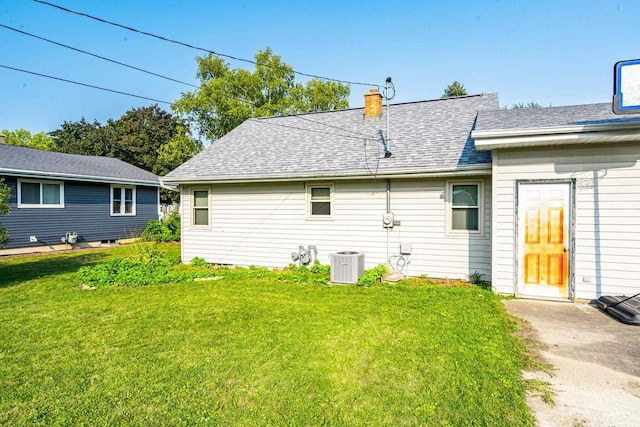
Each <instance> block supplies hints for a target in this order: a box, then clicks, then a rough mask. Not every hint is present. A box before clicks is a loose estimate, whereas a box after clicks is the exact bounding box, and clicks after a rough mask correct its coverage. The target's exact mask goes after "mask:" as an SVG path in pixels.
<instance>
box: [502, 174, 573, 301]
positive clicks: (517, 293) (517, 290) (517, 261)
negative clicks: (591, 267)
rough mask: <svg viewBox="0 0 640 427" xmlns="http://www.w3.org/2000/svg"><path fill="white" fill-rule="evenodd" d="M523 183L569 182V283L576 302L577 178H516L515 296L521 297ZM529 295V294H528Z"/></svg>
mask: <svg viewBox="0 0 640 427" xmlns="http://www.w3.org/2000/svg"><path fill="white" fill-rule="evenodd" d="M522 184H525V185H526V184H569V242H568V244H569V277H568V280H569V283H568V287H569V289H568V293H569V298H568V300H569V301H571V302H574V301H575V299H576V292H575V288H576V284H575V273H574V272H575V268H574V264H575V230H576V223H575V220H576V180H575V179H574V178H571V179H517V180H515V196H514V201H515V203H514V205H515V206H514V209H515V210H514V218H515V221H514V227H515V230H514V242H513V244H514V249H515V250H514V254H515V256H514V260H513V261H514V273H513V274H514V282H513V287H514V296H515V297H520V287H519V279H520V277H519V274H520V218H519V215H518V213H519V210H520V200H519V198H520V186H521V185H522ZM527 297H529V296H527ZM541 299H550V300H557V299H558V298H552V297H549V298H541ZM560 300H561V301H567V300H566V299H564V298H560Z"/></svg>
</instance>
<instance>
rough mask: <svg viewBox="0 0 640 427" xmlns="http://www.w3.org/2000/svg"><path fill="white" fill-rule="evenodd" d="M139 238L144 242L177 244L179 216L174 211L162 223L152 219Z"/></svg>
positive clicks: (178, 239) (178, 238)
mask: <svg viewBox="0 0 640 427" xmlns="http://www.w3.org/2000/svg"><path fill="white" fill-rule="evenodd" d="M141 237H142V240H144V241H146V242H179V241H180V214H179V213H178V211H177V210H175V211H173V212H171V213H170V214H169V215H168V216H167V217H166V218H165V219H164V220H163V221H158V220H157V219H152V220H151V221H149V222H148V223H147V226H146V228H145V229H144V231H143V232H142V236H141Z"/></svg>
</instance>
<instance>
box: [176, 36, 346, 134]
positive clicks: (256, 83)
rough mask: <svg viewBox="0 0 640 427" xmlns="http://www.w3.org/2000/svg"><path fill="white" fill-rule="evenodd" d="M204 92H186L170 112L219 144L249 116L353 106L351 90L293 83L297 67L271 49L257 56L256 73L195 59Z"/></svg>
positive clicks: (312, 82) (212, 59)
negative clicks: (283, 60)
mask: <svg viewBox="0 0 640 427" xmlns="http://www.w3.org/2000/svg"><path fill="white" fill-rule="evenodd" d="M196 60H197V62H198V71H197V74H196V75H197V77H198V79H200V82H201V83H200V88H199V89H198V90H195V91H193V92H186V93H183V94H182V96H181V97H180V99H178V100H177V101H176V102H175V103H174V104H173V105H172V107H171V108H172V109H173V111H174V112H176V113H178V114H180V115H181V117H183V118H184V119H185V120H186V121H187V122H188V123H190V124H191V125H192V127H193V128H195V129H197V130H198V131H199V134H200V135H202V136H204V137H206V138H207V139H209V140H212V141H213V140H215V139H217V138H220V137H221V136H223V135H225V134H226V133H228V132H230V131H231V130H232V129H233V128H235V127H236V126H238V125H239V124H241V123H242V122H243V121H245V120H246V119H248V118H250V117H262V116H274V115H283V114H295V113H302V112H313V111H331V110H337V109H342V108H347V107H348V106H349V101H348V96H349V93H350V89H349V86H347V85H344V84H342V83H338V82H328V81H323V80H320V79H312V80H309V81H307V82H306V83H305V84H301V83H296V82H295V73H294V71H293V67H291V66H290V65H287V64H285V63H283V62H282V61H281V58H280V56H277V55H274V54H273V52H272V51H271V49H270V48H267V49H266V50H263V51H258V53H257V54H256V55H255V62H256V66H255V70H254V71H253V72H249V71H247V70H244V69H231V68H230V66H229V64H228V63H226V62H225V61H224V60H223V59H221V58H220V57H218V56H215V55H211V54H210V55H208V56H206V57H198V58H196Z"/></svg>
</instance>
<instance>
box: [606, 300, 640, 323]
mask: <svg viewBox="0 0 640 427" xmlns="http://www.w3.org/2000/svg"><path fill="white" fill-rule="evenodd" d="M596 307H598V308H599V309H600V310H602V311H604V312H606V313H608V314H610V315H611V316H613V317H615V318H616V319H618V320H619V321H621V322H623V323H627V324H629V325H640V294H636V295H632V296H630V297H627V296H624V295H622V296H620V295H618V296H613V295H603V296H601V297H600V298H598V299H597V301H596Z"/></svg>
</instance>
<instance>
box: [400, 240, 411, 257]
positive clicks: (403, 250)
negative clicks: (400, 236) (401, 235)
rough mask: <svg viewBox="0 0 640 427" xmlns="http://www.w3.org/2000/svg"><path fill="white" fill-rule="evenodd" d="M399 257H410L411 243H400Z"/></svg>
mask: <svg viewBox="0 0 640 427" xmlns="http://www.w3.org/2000/svg"><path fill="white" fill-rule="evenodd" d="M400 255H411V243H400Z"/></svg>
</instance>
